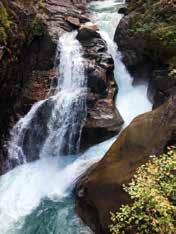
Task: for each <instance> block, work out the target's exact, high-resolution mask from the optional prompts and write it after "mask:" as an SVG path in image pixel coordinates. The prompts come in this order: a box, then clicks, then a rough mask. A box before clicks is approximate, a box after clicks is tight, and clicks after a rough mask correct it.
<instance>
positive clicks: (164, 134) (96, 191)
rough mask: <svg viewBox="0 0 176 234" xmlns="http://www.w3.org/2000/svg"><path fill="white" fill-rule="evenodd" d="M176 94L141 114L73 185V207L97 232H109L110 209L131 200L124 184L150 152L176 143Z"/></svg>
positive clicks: (115, 209)
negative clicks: (124, 188) (74, 205)
mask: <svg viewBox="0 0 176 234" xmlns="http://www.w3.org/2000/svg"><path fill="white" fill-rule="evenodd" d="M175 133H176V96H173V97H171V98H170V99H169V101H167V102H166V103H165V104H164V105H162V106H160V107H159V108H157V109H155V110H153V111H151V112H148V113H145V114H142V115H140V116H139V117H137V118H135V119H134V120H133V121H132V123H131V124H130V125H129V126H128V127H127V128H126V129H125V130H124V131H123V132H122V133H121V135H120V136H119V138H118V139H117V140H116V141H115V142H114V144H113V145H112V147H111V148H110V150H109V151H108V152H107V154H106V155H105V156H104V158H103V159H102V160H101V161H100V162H98V163H97V164H95V165H93V167H92V168H90V169H88V171H87V172H86V173H85V174H84V175H83V176H82V178H80V180H79V181H78V183H77V185H76V189H75V194H76V211H77V213H78V215H79V216H80V217H81V218H82V219H83V221H84V222H85V223H86V224H87V225H89V226H90V228H91V229H92V230H93V231H94V232H95V233H96V234H107V233H109V230H108V225H109V224H110V223H111V221H110V213H109V212H110V211H117V210H118V209H119V208H120V206H121V205H122V204H127V203H129V202H130V198H129V196H128V194H127V193H126V192H125V191H124V190H123V187H122V186H123V184H128V183H129V182H130V181H131V179H132V177H133V175H134V173H135V172H136V170H137V168H138V167H139V166H141V165H142V164H144V163H146V162H147V161H148V160H149V158H150V157H149V156H150V155H159V154H161V153H163V151H164V150H165V148H166V146H167V145H169V144H175V143H176V134H175Z"/></svg>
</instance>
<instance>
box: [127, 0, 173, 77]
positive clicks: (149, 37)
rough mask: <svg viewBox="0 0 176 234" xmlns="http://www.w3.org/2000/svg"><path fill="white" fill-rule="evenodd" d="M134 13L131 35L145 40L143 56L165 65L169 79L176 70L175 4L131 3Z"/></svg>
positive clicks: (130, 7) (169, 2) (157, 2)
mask: <svg viewBox="0 0 176 234" xmlns="http://www.w3.org/2000/svg"><path fill="white" fill-rule="evenodd" d="M129 11H130V12H132V11H135V14H134V16H133V17H132V20H131V33H132V34H134V35H135V36H136V37H142V38H144V40H145V46H144V54H145V56H147V57H149V58H150V59H151V60H152V61H153V62H156V61H157V62H161V63H165V64H166V65H167V66H168V69H169V73H170V77H172V76H173V75H175V72H174V71H175V69H176V25H175V22H176V3H175V1H172V0H171V1H168V0H157V1H154V0H150V1H131V2H130V4H129Z"/></svg>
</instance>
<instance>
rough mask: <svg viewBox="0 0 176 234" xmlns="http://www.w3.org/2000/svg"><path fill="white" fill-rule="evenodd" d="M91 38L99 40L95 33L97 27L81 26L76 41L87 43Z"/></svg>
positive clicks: (98, 35)
mask: <svg viewBox="0 0 176 234" xmlns="http://www.w3.org/2000/svg"><path fill="white" fill-rule="evenodd" d="M93 38H101V36H100V34H99V33H98V32H97V26H96V25H94V24H90V23H86V24H84V25H81V27H80V28H79V30H78V35H77V39H78V40H79V41H89V40H91V39H93Z"/></svg>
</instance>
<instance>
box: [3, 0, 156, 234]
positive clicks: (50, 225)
mask: <svg viewBox="0 0 176 234" xmlns="http://www.w3.org/2000/svg"><path fill="white" fill-rule="evenodd" d="M123 2H124V1H123V0H109V1H105V2H104V1H103V2H102V1H101V2H93V3H91V5H90V10H91V11H92V13H93V14H94V16H93V20H94V22H95V23H96V24H97V25H98V26H99V28H100V32H101V35H102V36H103V38H104V39H105V40H106V42H107V45H108V50H109V53H110V54H111V55H112V56H113V59H114V62H115V70H114V75H115V79H116V81H117V83H118V86H119V92H118V95H117V98H116V105H117V108H118V109H119V111H120V112H121V114H122V116H123V118H124V120H125V122H126V123H125V126H126V125H127V124H129V122H130V121H131V120H132V118H134V117H135V116H137V115H138V114H141V113H143V112H145V111H149V110H151V107H152V105H151V103H150V102H149V101H148V99H147V95H146V90H147V84H146V83H145V84H142V85H138V86H133V85H132V77H131V76H130V74H129V73H128V72H127V70H126V68H125V66H124V64H123V62H122V60H121V54H120V52H118V51H117V46H116V45H115V43H114V42H113V34H114V30H115V28H116V26H117V24H118V22H119V20H120V18H121V17H122V15H119V14H117V9H118V7H119V6H122V3H123ZM75 36H76V33H75V32H73V33H66V34H64V35H63V36H62V37H61V38H60V40H59V42H58V50H57V55H56V67H57V73H58V75H57V87H56V90H55V93H54V95H53V96H51V97H49V98H48V99H46V100H44V101H41V102H39V103H37V104H35V105H34V106H33V107H32V109H31V110H30V112H29V113H28V114H27V115H26V116H25V117H24V118H22V119H21V120H20V121H19V122H18V123H17V125H16V126H15V127H14V129H13V130H12V137H11V141H10V143H9V155H10V157H11V158H13V159H14V160H18V161H19V164H20V163H22V162H25V161H26V160H28V158H31V157H32V156H33V157H36V155H37V156H38V157H39V160H36V161H34V162H30V163H25V164H23V165H20V166H18V167H16V168H15V169H13V170H11V171H10V172H8V173H7V174H5V175H3V176H2V177H1V178H0V224H1V225H0V233H1V234H24V233H25V234H65V233H66V234H90V233H91V231H90V230H89V229H88V228H87V227H86V226H84V225H83V224H82V223H81V222H80V220H79V219H78V217H77V216H76V214H75V212H74V196H73V194H72V190H73V188H74V185H75V183H76V181H77V180H78V178H79V177H80V176H81V175H82V174H83V173H84V172H85V171H86V170H87V169H88V168H89V167H90V166H91V165H92V164H94V163H96V162H98V161H99V160H100V159H101V158H102V157H103V156H104V155H105V153H106V152H107V150H108V149H109V148H110V146H111V145H112V143H113V142H114V140H115V138H113V139H110V140H108V141H106V142H103V143H101V144H99V145H96V146H94V147H91V148H90V149H89V150H87V151H86V152H85V153H83V154H80V155H79V157H77V155H68V156H67V157H58V156H60V155H61V154H65V153H72V152H74V151H77V150H78V148H79V141H80V133H81V130H82V126H83V125H84V122H85V118H86V92H87V90H86V83H87V82H86V77H85V76H84V66H83V64H84V61H83V58H82V52H81V51H82V48H81V45H80V44H79V42H78V41H77V40H76V39H75ZM58 58H60V59H58ZM52 155H54V156H57V157H51V156H52Z"/></svg>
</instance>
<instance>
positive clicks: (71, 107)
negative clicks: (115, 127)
mask: <svg viewBox="0 0 176 234" xmlns="http://www.w3.org/2000/svg"><path fill="white" fill-rule="evenodd" d="M76 34H77V33H76V32H73V33H65V34H64V35H63V36H62V37H61V38H60V40H59V44H58V53H57V55H58V56H60V63H59V66H58V76H57V80H58V82H57V83H58V86H57V90H56V95H55V96H53V101H54V108H53V110H52V113H51V117H50V119H49V121H48V137H47V139H46V141H45V143H44V145H43V148H42V150H41V152H40V157H45V156H48V155H54V156H58V155H62V154H72V153H75V152H76V153H78V152H79V146H80V136H81V132H82V128H83V126H84V123H85V121H86V113H87V111H86V94H87V86H86V85H87V80H86V76H85V73H84V61H83V58H82V52H81V51H82V47H81V44H80V43H79V42H78V40H77V39H76Z"/></svg>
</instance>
